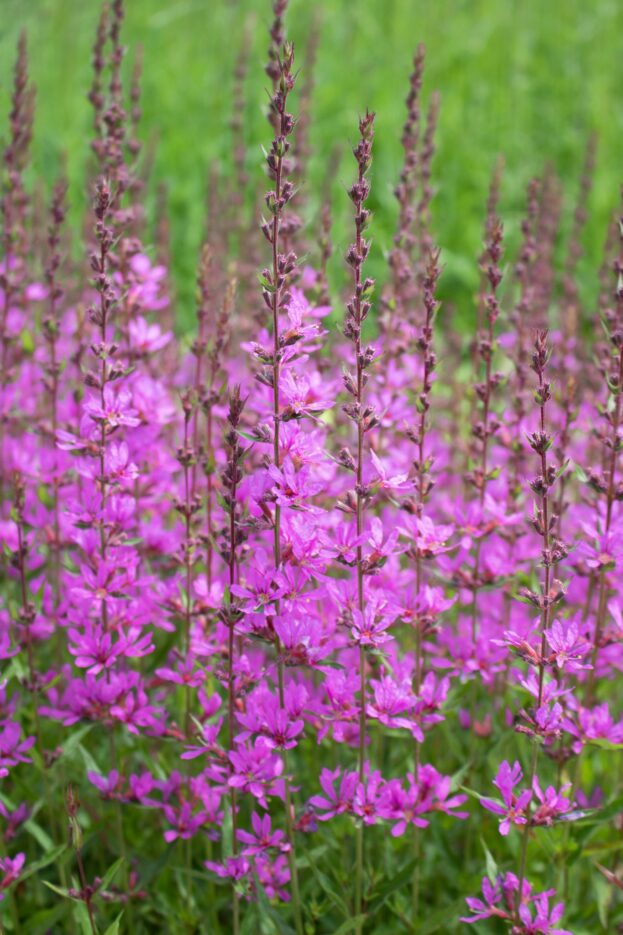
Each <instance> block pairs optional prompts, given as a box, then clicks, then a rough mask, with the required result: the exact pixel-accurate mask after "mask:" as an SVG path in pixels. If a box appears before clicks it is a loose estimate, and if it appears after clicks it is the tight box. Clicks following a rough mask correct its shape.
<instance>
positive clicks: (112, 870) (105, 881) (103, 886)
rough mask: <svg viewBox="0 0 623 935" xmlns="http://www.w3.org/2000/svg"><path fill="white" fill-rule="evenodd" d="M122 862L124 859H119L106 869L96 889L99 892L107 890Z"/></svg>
mask: <svg viewBox="0 0 623 935" xmlns="http://www.w3.org/2000/svg"><path fill="white" fill-rule="evenodd" d="M124 860H125V858H124V857H119V859H118V860H116V861H115V862H114V864H111V865H110V867H109V868H108V870H107V871H106V873H105V874H104V876H103V877H102V882H101V883H100V885H99V887H98V889H100V890H107V889H108V887H109V886H110V884H111V883H112V881H113V879H114V878H115V876H116V874H117V873H118V871H119V868H120V867H121V865H122V863H123V862H124ZM119 918H121V917H119Z"/></svg>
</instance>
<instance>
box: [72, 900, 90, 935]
mask: <svg viewBox="0 0 623 935" xmlns="http://www.w3.org/2000/svg"><path fill="white" fill-rule="evenodd" d="M74 913H75V915H76V917H77V919H78V922H79V923H80V928H81V929H82V935H93V929H92V928H91V920H90V919H89V912H88V910H87V907H86V906H85V904H84V903H83V902H82V900H79V901H78V902H76V903H75V905H74Z"/></svg>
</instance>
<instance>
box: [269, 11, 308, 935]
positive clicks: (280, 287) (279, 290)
mask: <svg viewBox="0 0 623 935" xmlns="http://www.w3.org/2000/svg"><path fill="white" fill-rule="evenodd" d="M282 6H283V7H284V8H285V3H283V4H282ZM274 64H275V68H278V70H279V77H278V78H276V77H275V78H273V80H274V82H275V86H276V90H275V92H274V94H273V96H272V98H271V115H272V121H271V122H272V124H273V126H274V128H275V137H274V139H273V141H272V144H271V147H270V151H269V153H268V155H267V157H266V163H267V166H268V176H269V178H270V179H271V181H272V183H273V186H274V187H273V188H272V189H271V190H270V191H269V192H268V193H267V194H266V196H265V199H264V200H265V204H266V207H267V209H268V212H269V215H270V216H269V218H268V220H265V221H263V222H262V232H263V234H264V237H265V238H266V240H267V241H268V243H269V244H270V246H271V265H270V267H268V268H266V269H264V271H263V273H262V277H261V282H262V295H263V298H264V302H265V303H266V305H267V307H268V309H269V311H270V317H271V325H272V368H271V369H272V372H271V375H270V378H269V379H270V383H271V384H272V386H271V388H272V421H273V459H272V460H273V464H274V466H275V467H276V468H277V469H278V468H279V464H280V444H279V438H280V424H281V402H280V386H279V383H280V375H281V359H282V355H283V347H284V346H283V345H282V341H281V329H280V318H281V315H282V314H283V313H284V312H285V311H286V309H287V307H288V304H289V298H290V297H289V293H288V283H289V280H290V277H291V276H292V274H293V272H294V270H295V268H296V255H295V254H294V253H292V251H288V252H287V253H285V252H283V251H282V228H283V226H284V218H285V214H286V208H287V206H288V204H289V203H290V201H291V199H292V196H293V195H294V185H293V184H292V182H291V181H290V180H289V179H288V177H287V174H288V169H289V168H290V165H291V161H290V160H288V153H289V152H290V147H291V144H290V140H289V137H290V136H291V135H292V133H293V131H294V117H293V116H292V114H291V113H289V112H288V109H287V108H288V97H289V95H290V93H291V92H292V90H293V88H294V83H295V80H296V75H295V72H294V48H293V47H292V46H291V45H288V44H286V45H285V46H284V48H283V54H282V56H281V57H279V58H278V59H277V61H276V63H274ZM271 77H273V76H272V73H271ZM272 525H273V561H274V567H275V569H276V570H279V569H280V567H281V506H280V504H279V502H278V501H277V500H276V501H275V504H274V509H273V519H272ZM276 606H277V613H279V602H277V605H276ZM277 677H278V686H279V703H280V705H281V708H282V709H283V708H284V702H285V695H284V692H285V679H284V664H283V659H282V657H281V648H280V645H279V641H278V640H277ZM284 765H285V773H286V775H285V779H284V782H285V808H286V828H287V836H288V843H289V845H290V852H289V863H290V873H291V878H292V903H293V910H294V920H295V924H296V930H297V933H302V931H303V921H302V914H301V904H300V895H299V884H298V869H297V866H296V848H295V838H294V821H293V805H292V793H291V787H290V778H289V776H288V768H287V755H286V752H285V750H284Z"/></svg>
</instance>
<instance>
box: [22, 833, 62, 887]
mask: <svg viewBox="0 0 623 935" xmlns="http://www.w3.org/2000/svg"><path fill="white" fill-rule="evenodd" d="M65 850H67V845H66V844H59V845H57V847H54V848H52V850H51V851H48V852H47V854H45V855H44V856H43V857H40V858H39V860H35V861H34V863H32V864H27V865H26V869H25V870H24V872H23V873H22V875H21V876H20V880H27V879H28V877H31V876H33V874H35V873H38V872H39V871H40V870H43V868H44V867H47V866H49V864H53V863H54V861H56V860H58V858H59V857H60V856H61V854H62V853H63V851H65ZM44 882H45V881H44ZM47 885H50V884H46V886H47ZM50 889H53V887H52V886H51V885H50ZM62 895H63V896H66V895H67V894H66V893H63V894H62Z"/></svg>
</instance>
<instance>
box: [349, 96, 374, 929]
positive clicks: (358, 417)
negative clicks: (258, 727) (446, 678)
mask: <svg viewBox="0 0 623 935" xmlns="http://www.w3.org/2000/svg"><path fill="white" fill-rule="evenodd" d="M374 118H375V115H374V114H373V113H370V112H368V111H366V114H365V116H363V117H361V118H360V120H359V142H358V143H357V146H355V148H354V149H353V155H354V157H355V161H356V163H357V179H356V181H355V183H354V184H353V185H352V186H351V188H350V190H349V192H348V194H349V196H350V199H351V201H352V203H353V206H354V209H355V214H354V221H355V241H354V243H352V244H351V245H350V247H349V249H348V253H347V254H346V262H347V263H348V265H349V266H350V268H351V270H352V277H353V293H352V297H351V299H350V301H349V302H348V304H347V306H346V323H345V325H344V335H345V336H346V338H347V339H348V340H349V341H351V342H352V344H353V350H354V357H355V361H354V363H355V372H354V374H352V375H351V374H347V376H346V380H345V382H346V388H347V389H348V391H349V393H350V394H351V396H352V397H353V402H351V403H348V404H347V405H345V406H344V411H345V412H346V415H347V416H348V417H349V419H350V420H351V421H352V422H353V423H354V425H355V429H356V432H357V452H356V455H355V498H354V512H355V522H356V526H357V543H358V544H357V548H356V554H357V559H356V568H357V607H358V610H359V613H360V614H361V615H362V617H363V616H364V614H365V595H364V563H363V548H362V544H361V539H362V536H363V514H364V507H365V504H366V500H367V499H368V496H369V495H368V494H367V491H366V488H365V486H364V481H363V470H364V439H365V434H366V432H368V431H369V430H370V429H371V428H373V427H374V425H375V424H376V417H375V416H374V412H373V410H372V409H371V407H369V406H367V405H366V401H365V386H366V383H367V382H368V376H367V374H366V370H367V369H368V368H369V367H370V364H371V363H372V361H373V359H374V350H373V348H371V347H364V346H363V343H362V325H363V323H364V321H365V320H366V318H367V316H368V313H369V311H370V309H371V307H372V306H371V298H372V293H373V290H374V281H373V280H372V279H369V278H366V279H364V278H363V266H364V263H365V261H366V259H367V256H368V253H369V250H370V245H369V243H368V242H367V241H366V239H365V237H364V233H365V230H366V227H367V224H368V219H369V216H370V212H369V210H368V209H367V208H366V207H365V203H366V201H367V199H368V196H369V194H370V183H369V181H368V179H367V177H366V176H367V173H368V170H369V168H370V166H371V165H372V142H373V140H374ZM366 732H367V731H366V650H365V645H364V643H363V641H360V643H359V760H358V773H359V782H360V783H363V782H364V766H365V755H366ZM356 848H357V856H356V867H355V915H356V916H357V918H359V917H360V916H361V912H362V908H363V864H364V825H363V822H360V823H359V824H358V826H357V841H356ZM356 930H357V931H358V932H361V931H362V930H363V925H362V923H361V922H360V921H358V922H357V926H356Z"/></svg>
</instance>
